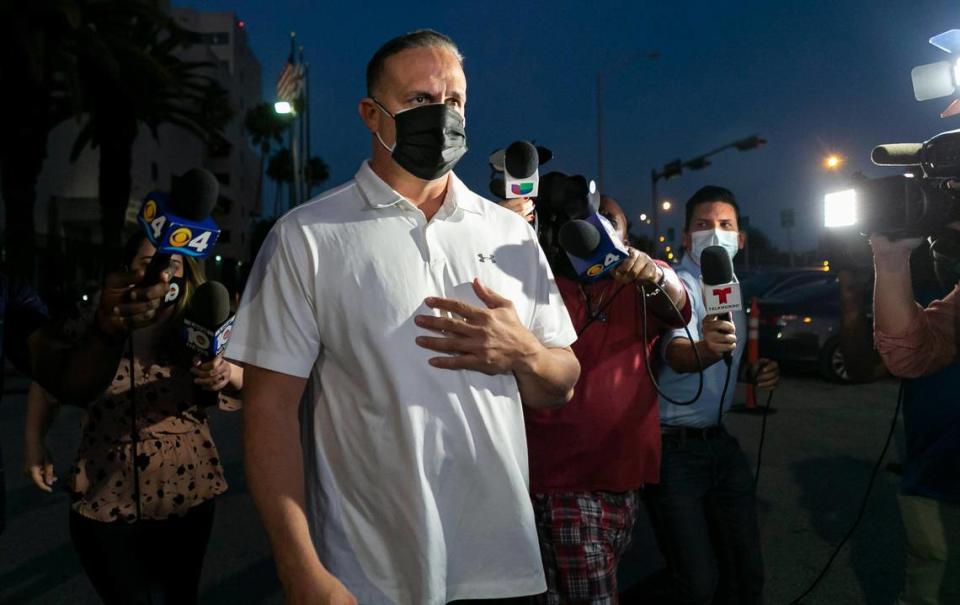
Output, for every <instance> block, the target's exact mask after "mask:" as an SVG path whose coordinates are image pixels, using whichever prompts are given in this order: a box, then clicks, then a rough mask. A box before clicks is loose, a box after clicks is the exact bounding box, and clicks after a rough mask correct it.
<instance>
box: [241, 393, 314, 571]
mask: <svg viewBox="0 0 960 605" xmlns="http://www.w3.org/2000/svg"><path fill="white" fill-rule="evenodd" d="M243 414H244V430H243V434H244V439H243V442H244V466H245V468H246V475H247V484H248V486H249V489H250V495H251V496H252V497H253V502H254V504H255V505H256V507H257V511H258V512H259V513H260V518H261V520H262V522H263V526H264V528H265V529H266V531H267V536H268V537H269V539H270V544H271V546H272V549H273V557H274V560H275V561H276V565H277V573H278V575H279V576H280V580H281V581H282V582H283V583H284V584H287V583H288V581H289V579H291V578H296V577H298V576H304V575H315V574H325V573H326V570H324V568H323V566H322V565H321V563H320V559H319V558H318V557H317V553H316V550H315V549H314V547H313V542H312V540H311V539H310V529H309V526H308V524H307V516H306V511H305V508H304V494H303V460H302V457H301V456H302V453H301V449H300V441H299V439H297V438H295V437H292V436H296V435H298V434H299V431H300V427H299V422H298V420H297V417H296V415H286V416H284V417H280V414H278V413H276V412H273V411H267V410H263V409H261V406H258V405H249V404H247V405H245V406H244V408H243Z"/></svg>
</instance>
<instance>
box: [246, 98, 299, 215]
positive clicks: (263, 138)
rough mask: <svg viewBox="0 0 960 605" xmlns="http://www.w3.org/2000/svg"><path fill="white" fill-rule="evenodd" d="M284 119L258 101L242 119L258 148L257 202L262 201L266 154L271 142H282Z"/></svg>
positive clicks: (285, 127) (268, 106) (285, 126)
mask: <svg viewBox="0 0 960 605" xmlns="http://www.w3.org/2000/svg"><path fill="white" fill-rule="evenodd" d="M287 126H288V125H287V123H286V120H284V119H283V118H281V117H280V116H279V115H277V112H276V111H274V110H273V107H271V106H270V105H269V104H267V103H258V104H257V105H255V106H253V107H251V108H250V109H248V110H247V115H246V116H244V119H243V127H244V128H245V129H246V131H247V134H248V135H250V141H251V142H252V143H253V145H254V147H258V148H259V149H260V175H259V177H258V178H257V203H263V170H264V164H265V162H266V158H267V156H269V155H270V151H271V150H272V149H273V144H274V143H277V144H282V143H283V135H284V133H285V132H286V130H287Z"/></svg>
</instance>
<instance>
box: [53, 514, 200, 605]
mask: <svg viewBox="0 0 960 605" xmlns="http://www.w3.org/2000/svg"><path fill="white" fill-rule="evenodd" d="M213 513H214V501H213V500H207V501H206V502H204V503H203V504H199V505H197V506H194V507H193V508H191V509H190V511H189V512H188V513H187V514H186V515H185V516H183V517H174V518H170V519H164V520H162V521H154V520H145V521H140V522H137V523H126V522H124V521H115V522H112V523H105V522H103V521H94V520H93V519H88V518H87V517H84V516H82V515H80V514H78V513H76V512H74V511H73V510H71V511H70V538H71V539H72V540H73V547H74V548H75V549H76V551H77V555H79V556H80V563H81V564H83V569H84V571H86V572H87V576H88V577H89V578H90V581H91V582H92V583H93V587H94V588H95V589H96V590H97V594H99V595H100V598H101V599H103V602H104V603H105V605H114V604H115V603H116V604H118V605H121V604H122V605H141V604H146V605H193V604H195V603H197V592H198V591H199V587H200V570H201V568H202V566H203V557H204V555H205V554H206V552H207V542H208V541H209V539H210V530H211V528H212V527H213Z"/></svg>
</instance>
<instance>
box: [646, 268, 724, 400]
mask: <svg viewBox="0 0 960 605" xmlns="http://www.w3.org/2000/svg"><path fill="white" fill-rule="evenodd" d="M637 288H638V289H639V290H640V304H641V305H642V309H643V310H642V313H643V342H644V346H646V343H647V329H648V328H647V288H646V286H645V285H644V284H637ZM657 290H658V291H660V292H662V293H663V295H664V298H666V299H667V301H668V302H669V303H670V306H671V307H673V310H674V312H675V313H676V314H677V317H678V318H679V319H680V321H681V322H682V323H683V331H684V332H686V334H687V340H689V341H690V342H691V343H693V342H694V340H693V334H691V333H690V327H689V326H688V325H687V322H685V321H683V313H681V312H680V309H678V308H677V304H676V303H675V302H673V299H672V298H670V296H668V295H667V293H666V292H665V291H663V290H661V289H660V288H657ZM688 296H689V294H688ZM693 355H694V357H696V359H697V368H698V370H697V377H698V378H699V382H698V384H697V393H696V394H695V395H694V396H693V399H691V400H689V401H676V400H674V399H671V398H670V397H668V396H667V394H666V393H664V392H663V391H662V390H660V383H658V382H657V378H656V376H654V374H653V370H652V369H651V368H650V356H649V355H646V354H644V356H643V365H644V366H645V367H646V368H647V374H648V375H649V376H650V382H651V383H653V388H654V389H656V391H657V395H659V396H660V397H661V398H662V399H664V400H665V401H669V402H670V403H672V404H674V405H690V404H692V403H695V402H696V401H697V400H698V399H700V395H701V394H702V393H703V370H704V367H703V359H701V358H700V351H698V350H697V347H696V346H694V347H693ZM728 377H729V372H728Z"/></svg>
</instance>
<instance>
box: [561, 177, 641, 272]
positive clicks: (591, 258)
mask: <svg viewBox="0 0 960 605" xmlns="http://www.w3.org/2000/svg"><path fill="white" fill-rule="evenodd" d="M571 179H573V180H572V181H571V182H570V184H571V185H574V186H575V187H574V189H579V188H580V187H579V181H583V182H584V191H582V192H577V195H574V196H572V197H571V198H570V199H567V200H566V201H565V203H564V205H565V206H566V210H567V213H568V216H570V217H571V220H569V221H567V222H566V223H564V224H563V225H562V226H561V227H560V231H559V233H558V234H557V238H558V240H559V243H560V247H561V248H563V250H564V252H566V253H567V257H568V258H569V259H570V264H571V265H573V269H574V270H575V271H576V272H577V275H579V276H580V278H581V279H583V280H585V281H588V282H589V281H596V280H598V279H600V278H601V277H603V276H604V275H606V274H607V273H609V272H610V271H612V270H613V269H615V268H616V267H617V265H619V264H620V263H621V262H622V261H623V260H624V259H626V258H627V257H629V256H630V253H629V252H627V249H626V247H624V245H623V243H622V242H621V241H620V238H619V237H617V234H616V231H614V229H613V226H612V225H611V224H610V221H608V220H607V219H606V218H604V217H602V216H600V214H599V213H598V212H597V210H598V209H599V207H600V194H599V193H598V192H597V185H596V183H594V182H593V181H590V183H589V185H586V184H585V183H586V179H584V178H583V177H571Z"/></svg>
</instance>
